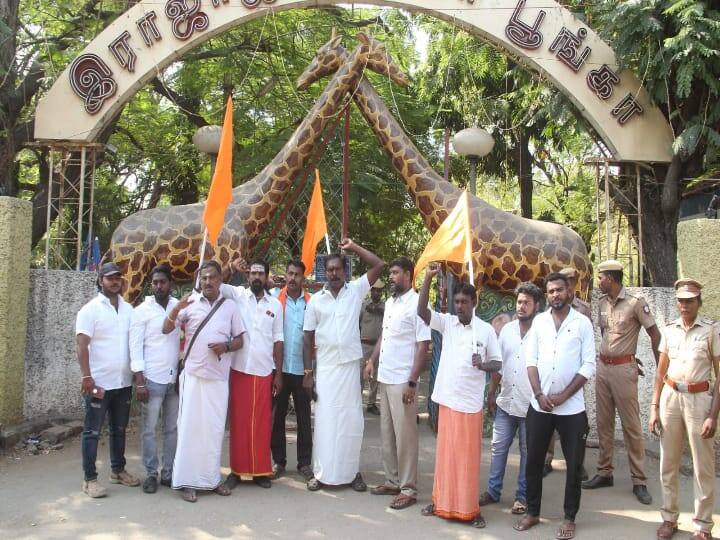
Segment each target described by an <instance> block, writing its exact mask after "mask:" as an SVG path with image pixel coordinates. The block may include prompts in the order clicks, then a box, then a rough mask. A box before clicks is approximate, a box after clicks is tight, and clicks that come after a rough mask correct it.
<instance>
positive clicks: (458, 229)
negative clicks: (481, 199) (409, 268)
mask: <svg viewBox="0 0 720 540" xmlns="http://www.w3.org/2000/svg"><path fill="white" fill-rule="evenodd" d="M433 261H451V262H457V263H461V264H464V263H468V264H469V265H470V280H471V282H472V281H473V279H474V276H473V268H472V236H471V235H470V212H469V211H468V195H467V191H465V192H463V194H462V195H461V196H460V198H459V199H458V202H457V204H456V205H455V208H453V211H452V212H450V215H449V216H448V217H447V218H445V221H443V223H442V225H440V227H439V228H438V230H437V231H435V234H433V236H432V238H431V239H430V241H429V242H428V243H427V246H425V250H424V251H423V252H422V255H420V258H419V259H418V261H417V263H415V277H417V276H419V275H420V272H421V271H422V270H423V269H424V268H425V267H426V266H427V265H428V264H429V263H431V262H433Z"/></svg>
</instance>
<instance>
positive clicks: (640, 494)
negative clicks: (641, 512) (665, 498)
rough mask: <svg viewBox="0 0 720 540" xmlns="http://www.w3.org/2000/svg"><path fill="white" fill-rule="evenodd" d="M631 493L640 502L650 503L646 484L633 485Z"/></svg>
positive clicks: (650, 498)
mask: <svg viewBox="0 0 720 540" xmlns="http://www.w3.org/2000/svg"><path fill="white" fill-rule="evenodd" d="M633 493H634V494H635V497H637V500H638V501H640V502H641V503H642V504H652V495H650V493H649V492H648V490H647V486H644V485H642V484H640V485H637V486H633Z"/></svg>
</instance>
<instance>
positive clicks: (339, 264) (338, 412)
mask: <svg viewBox="0 0 720 540" xmlns="http://www.w3.org/2000/svg"><path fill="white" fill-rule="evenodd" d="M340 248H341V249H342V250H343V251H344V252H347V253H354V254H356V255H357V256H358V257H360V259H361V260H362V261H363V262H364V263H365V264H366V265H367V266H368V267H369V270H368V272H367V273H366V274H364V275H363V276H361V277H360V278H358V279H356V280H354V281H351V282H349V283H346V282H345V257H344V256H343V255H338V254H333V255H328V256H327V257H326V258H325V272H326V275H327V285H326V286H325V288H324V289H323V290H322V291H320V292H318V293H316V294H315V295H313V296H312V298H311V299H310V302H309V303H308V306H307V309H306V311H305V322H304V324H303V330H304V343H303V345H304V355H303V356H304V357H303V361H304V364H305V370H306V372H307V371H308V370H311V368H312V358H313V355H315V360H316V373H315V385H316V391H317V402H316V405H315V436H314V439H313V473H314V475H315V476H314V478H311V479H310V480H309V481H308V484H307V487H308V489H309V490H310V491H316V490H318V489H320V487H321V485H322V484H326V485H333V486H337V485H343V484H350V486H351V487H352V488H353V489H354V490H355V491H365V490H366V489H367V485H366V484H365V482H364V481H363V478H362V475H361V474H360V472H359V469H360V447H361V445H362V436H363V414H362V394H361V390H360V385H359V384H358V381H357V366H358V363H359V361H360V359H361V358H362V346H361V344H360V327H359V325H358V319H359V317H360V309H361V307H362V303H363V299H364V298H365V296H366V295H367V294H368V292H369V291H370V287H371V285H372V284H373V283H375V281H376V280H377V279H378V278H379V277H380V273H381V272H382V270H383V267H384V266H385V263H384V262H383V260H382V259H380V258H379V257H378V256H377V255H375V254H374V253H371V252H369V251H368V250H366V249H364V248H362V247H360V246H358V245H357V244H355V243H354V242H353V241H352V240H350V239H347V238H345V239H343V240H342V242H340Z"/></svg>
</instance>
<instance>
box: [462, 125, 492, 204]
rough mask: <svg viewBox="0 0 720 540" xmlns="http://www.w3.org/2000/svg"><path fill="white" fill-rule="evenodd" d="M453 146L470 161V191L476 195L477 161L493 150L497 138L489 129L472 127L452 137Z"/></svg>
mask: <svg viewBox="0 0 720 540" xmlns="http://www.w3.org/2000/svg"><path fill="white" fill-rule="evenodd" d="M452 144H453V148H454V149H455V151H456V152H457V153H458V154H460V155H461V156H465V157H466V158H468V160H469V161H470V193H472V194H473V195H476V189H475V184H476V180H477V162H478V160H479V159H480V158H481V157H484V156H486V155H488V154H489V153H490V152H492V149H493V147H494V146H495V140H494V139H493V138H492V135H490V134H489V133H488V132H487V131H485V130H484V129H483V128H479V127H471V128H467V129H463V130H462V131H458V132H457V133H456V134H455V136H454V137H453V139H452Z"/></svg>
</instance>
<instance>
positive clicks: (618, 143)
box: [35, 0, 673, 162]
mask: <svg viewBox="0 0 720 540" xmlns="http://www.w3.org/2000/svg"><path fill="white" fill-rule="evenodd" d="M341 3H342V2H338V1H337V0H204V1H203V0H164V1H162V2H158V0H143V1H141V2H139V3H138V4H136V5H135V6H133V7H132V8H130V9H129V10H128V11H126V12H125V13H123V14H122V15H121V16H120V17H118V19H117V20H115V21H114V22H113V23H112V24H110V25H109V26H108V27H107V28H106V29H105V30H103V32H102V33H100V34H99V35H98V36H97V37H96V38H95V39H94V40H93V41H92V42H91V43H90V44H89V45H88V46H87V47H86V48H85V50H84V51H83V52H82V53H81V54H80V55H79V56H78V57H77V58H75V59H74V61H73V62H72V63H71V64H70V65H69V66H68V68H67V69H66V70H65V71H64V72H63V73H62V74H61V76H60V77H59V78H58V80H57V81H55V83H54V85H53V86H52V88H51V89H50V91H49V92H48V93H47V94H46V95H45V96H44V97H43V98H42V99H41V100H40V102H39V104H38V107H37V113H36V120H35V138H36V139H37V140H40V141H58V140H62V141H74V142H78V143H82V142H93V141H94V140H95V139H96V138H97V136H98V135H99V133H100V132H101V131H102V130H103V128H104V127H105V126H106V125H107V124H108V123H109V122H110V121H111V120H112V119H113V118H114V116H115V115H116V114H118V112H119V111H120V110H121V109H122V107H123V106H124V105H125V104H126V103H127V102H128V101H129V100H130V99H131V98H132V97H133V96H134V95H135V93H136V92H137V91H138V90H139V89H140V88H141V87H142V86H144V85H145V84H146V83H147V82H148V81H150V80H151V79H152V78H153V77H154V76H155V75H156V74H157V73H158V72H161V71H162V70H164V69H165V68H166V67H167V66H169V65H170V64H171V63H172V62H174V61H176V60H178V59H179V58H181V57H182V56H183V55H184V54H185V53H187V52H188V51H190V50H192V49H194V48H195V47H198V46H199V45H201V44H202V43H204V42H206V41H207V40H209V39H210V38H212V37H214V36H216V35H218V34H221V33H222V32H225V31H227V30H229V29H231V28H233V27H236V26H239V25H241V24H243V23H246V22H248V21H251V20H253V19H256V18H258V17H262V16H265V15H266V14H267V10H275V11H276V12H281V11H286V10H290V9H299V8H318V7H324V6H333V5H338V4H341ZM365 3H367V4H374V5H378V6H387V7H394V8H402V9H407V10H410V11H420V12H423V13H427V14H428V15H431V16H434V17H436V18H438V19H441V20H443V21H446V22H449V23H451V24H454V25H456V26H458V27H460V28H462V29H463V30H466V31H468V32H470V33H471V34H473V35H475V36H477V37H479V38H480V39H482V40H485V41H488V42H490V43H492V44H494V45H495V46H497V47H499V48H501V49H503V50H504V52H505V53H506V54H509V55H510V56H512V57H513V58H515V59H517V60H518V61H520V62H521V63H523V64H524V65H526V66H527V67H528V68H530V69H532V70H535V71H538V72H540V73H541V74H542V75H543V76H544V77H546V78H547V79H548V80H549V81H551V82H552V84H554V85H555V86H556V87H557V88H558V89H559V90H560V91H561V92H563V94H565V95H566V96H567V97H568V98H569V99H570V100H571V101H572V102H573V103H574V104H575V106H576V107H577V108H578V110H579V111H580V113H581V114H582V115H583V117H585V118H586V119H587V121H588V122H589V123H590V124H591V125H592V127H593V129H595V131H596V132H597V133H598V134H599V136H600V137H601V138H602V140H603V142H604V143H605V145H607V147H608V148H609V150H610V151H611V152H612V154H613V158H614V159H615V160H627V161H642V162H669V161H670V159H671V157H672V148H671V147H672V141H673V135H672V131H671V129H670V126H669V124H668V123H667V121H666V120H665V118H664V116H663V115H662V113H661V111H660V110H659V109H658V108H657V107H656V106H654V105H653V104H652V103H651V102H650V100H649V98H648V95H647V93H646V92H645V91H644V90H643V88H642V86H641V83H640V81H639V80H638V78H637V77H636V76H635V75H634V74H633V73H632V72H630V71H628V70H622V71H621V70H619V68H618V63H617V59H616V57H615V53H614V52H613V50H612V49H611V48H610V46H609V45H607V44H606V43H605V42H603V41H602V39H600V37H599V36H598V35H597V34H596V33H595V32H594V31H593V30H592V29H591V28H589V27H588V26H587V25H586V24H584V23H583V22H582V21H580V20H579V19H578V18H577V17H575V16H574V15H573V14H572V13H571V12H570V11H568V10H567V9H565V8H564V7H562V6H561V5H560V4H559V3H557V2H555V1H552V0H365ZM449 5H450V6H452V7H448V6H449Z"/></svg>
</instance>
